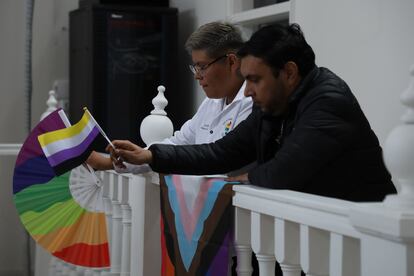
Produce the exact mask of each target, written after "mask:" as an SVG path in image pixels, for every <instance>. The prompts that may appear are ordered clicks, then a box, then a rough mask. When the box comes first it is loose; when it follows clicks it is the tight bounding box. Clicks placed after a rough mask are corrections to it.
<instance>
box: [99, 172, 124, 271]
mask: <svg viewBox="0 0 414 276" xmlns="http://www.w3.org/2000/svg"><path fill="white" fill-rule="evenodd" d="M109 197H110V199H111V203H112V234H111V269H110V271H109V272H102V275H105V276H119V275H120V273H121V246H122V212H121V204H120V203H119V201H118V178H117V177H112V178H110V182H109Z"/></svg>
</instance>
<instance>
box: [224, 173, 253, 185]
mask: <svg viewBox="0 0 414 276" xmlns="http://www.w3.org/2000/svg"><path fill="white" fill-rule="evenodd" d="M248 175H249V174H248V173H245V174H241V175H236V176H229V177H227V178H226V179H224V180H226V181H228V182H241V183H247V182H249V177H248Z"/></svg>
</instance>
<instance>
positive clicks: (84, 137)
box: [38, 111, 100, 175]
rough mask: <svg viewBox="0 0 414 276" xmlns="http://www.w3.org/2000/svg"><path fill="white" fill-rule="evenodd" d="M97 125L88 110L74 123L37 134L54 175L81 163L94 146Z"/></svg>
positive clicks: (97, 135)
mask: <svg viewBox="0 0 414 276" xmlns="http://www.w3.org/2000/svg"><path fill="white" fill-rule="evenodd" d="M99 134H100V133H99V127H98V125H97V124H96V122H95V120H94V119H93V118H92V117H91V115H90V114H89V113H88V112H86V111H85V112H84V114H83V116H82V118H81V120H80V121H79V122H78V123H76V124H75V125H73V126H71V127H68V128H64V129H59V130H55V131H51V132H47V133H44V134H42V135H39V136H38V140H39V143H40V146H41V147H42V150H43V153H44V154H45V156H46V158H47V160H48V162H49V164H50V166H51V167H52V168H53V170H54V171H55V173H56V175H62V174H63V173H65V172H67V171H69V170H71V169H73V168H75V167H77V166H79V165H81V164H82V163H83V162H85V161H86V159H87V158H88V156H89V155H90V154H91V152H92V150H93V149H94V148H96V143H97V140H98V139H97V138H98V137H99V136H100V135H99Z"/></svg>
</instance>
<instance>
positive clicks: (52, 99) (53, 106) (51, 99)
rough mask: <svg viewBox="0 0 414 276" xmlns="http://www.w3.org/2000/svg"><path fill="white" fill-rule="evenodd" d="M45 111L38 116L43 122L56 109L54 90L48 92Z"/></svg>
mask: <svg viewBox="0 0 414 276" xmlns="http://www.w3.org/2000/svg"><path fill="white" fill-rule="evenodd" d="M46 105H47V109H46V111H45V112H43V113H42V115H41V116H40V120H43V119H44V118H45V117H46V116H47V115H49V114H50V113H52V112H53V111H55V110H56V109H57V105H58V102H57V100H56V93H55V91H54V90H50V91H49V98H48V99H47V101H46Z"/></svg>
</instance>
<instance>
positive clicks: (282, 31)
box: [238, 24, 315, 77]
mask: <svg viewBox="0 0 414 276" xmlns="http://www.w3.org/2000/svg"><path fill="white" fill-rule="evenodd" d="M238 55H239V56H240V57H245V56H247V55H252V56H254V57H258V58H261V59H263V60H264V62H266V63H267V64H268V65H269V66H270V67H272V69H273V70H274V71H275V72H278V71H279V69H282V68H283V66H284V65H285V64H286V63H287V62H288V61H293V62H295V63H296V65H297V66H298V69H299V73H300V75H301V76H302V77H303V76H306V75H307V74H308V73H309V71H311V70H312V69H313V68H314V67H315V53H314V52H313V50H312V48H311V46H309V44H308V43H307V42H306V40H305V37H304V35H303V32H302V30H301V29H300V26H299V25H298V24H291V25H289V26H284V25H279V24H275V25H270V26H266V27H263V28H261V29H259V30H258V31H257V32H255V33H254V34H253V35H252V37H251V38H250V40H248V41H247V42H246V43H245V44H244V45H243V46H242V47H241V48H240V50H239V51H238Z"/></svg>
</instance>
